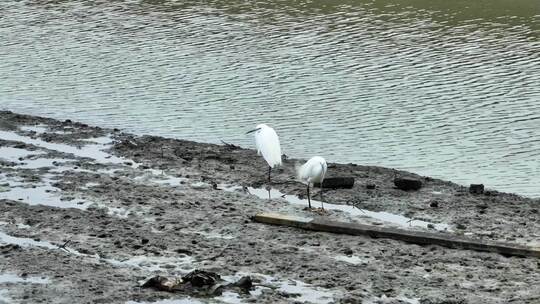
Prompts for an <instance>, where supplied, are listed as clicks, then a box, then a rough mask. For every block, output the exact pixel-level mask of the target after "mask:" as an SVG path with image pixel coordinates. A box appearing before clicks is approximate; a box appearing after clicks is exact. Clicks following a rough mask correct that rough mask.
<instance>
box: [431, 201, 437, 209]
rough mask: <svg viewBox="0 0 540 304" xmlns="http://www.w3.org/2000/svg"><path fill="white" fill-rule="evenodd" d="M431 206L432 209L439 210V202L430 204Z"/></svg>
mask: <svg viewBox="0 0 540 304" xmlns="http://www.w3.org/2000/svg"><path fill="white" fill-rule="evenodd" d="M429 206H430V207H431V208H438V207H439V202H437V201H433V202H431V203H429Z"/></svg>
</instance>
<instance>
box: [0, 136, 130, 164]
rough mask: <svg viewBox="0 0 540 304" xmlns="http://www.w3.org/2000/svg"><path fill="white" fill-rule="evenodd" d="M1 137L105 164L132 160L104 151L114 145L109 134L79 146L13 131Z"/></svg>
mask: <svg viewBox="0 0 540 304" xmlns="http://www.w3.org/2000/svg"><path fill="white" fill-rule="evenodd" d="M0 138H1V139H5V140H12V141H20V142H23V143H26V144H32V145H34V146H37V147H40V148H44V149H48V150H53V151H58V152H63V153H67V154H73V155H75V156H76V157H82V158H90V159H94V160H95V161H97V162H99V163H104V164H106V163H112V164H124V163H125V162H129V161H130V160H128V159H125V158H122V157H117V156H114V155H112V154H110V153H108V152H105V151H103V150H106V149H108V148H110V147H111V145H112V142H113V140H112V138H110V137H109V136H107V137H98V138H94V139H88V140H87V141H88V142H92V143H89V144H87V145H82V146H79V147H76V146H71V145H68V144H61V143H52V142H46V141H44V140H41V139H35V138H31V137H28V136H22V135H19V134H17V133H15V132H11V131H0ZM93 140H95V141H93ZM132 164H133V167H137V166H138V164H136V163H134V162H132Z"/></svg>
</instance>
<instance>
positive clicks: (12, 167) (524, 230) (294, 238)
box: [0, 111, 540, 304]
mask: <svg viewBox="0 0 540 304" xmlns="http://www.w3.org/2000/svg"><path fill="white" fill-rule="evenodd" d="M299 162H300V160H296V159H286V160H285V161H284V165H283V166H282V167H281V168H280V169H278V170H275V172H274V173H273V176H272V180H273V183H272V185H271V186H272V188H273V190H272V191H273V192H272V193H273V197H272V200H268V199H267V198H265V196H264V195H266V194H265V192H264V191H265V190H264V187H265V186H266V183H265V177H266V175H265V173H266V171H265V168H266V167H265V163H264V161H263V160H262V159H261V158H260V157H258V156H257V155H256V152H255V151H253V150H249V149H242V148H239V147H237V146H234V145H232V144H229V145H213V144H204V143H196V142H191V141H183V140H176V139H169V138H162V137H157V136H137V135H134V134H129V133H125V132H122V131H121V130H116V129H103V128H99V127H94V126H88V125H85V124H80V123H77V122H72V121H69V120H66V121H58V120H54V119H49V118H42V117H35V116H29V115H20V114H16V113H11V112H5V111H4V112H0V209H1V211H2V212H0V265H2V266H1V269H0V303H2V302H6V303H126V302H129V301H133V302H135V303H139V302H155V301H162V302H161V303H175V302H167V301H164V300H167V299H169V300H171V301H173V300H176V301H177V302H176V303H294V302H298V303H422V304H427V303H441V304H442V303H540V286H539V284H538V282H540V261H539V260H538V259H534V258H519V257H504V256H501V255H498V254H494V253H480V252H473V251H466V250H455V249H448V248H443V247H439V246H418V245H412V244H406V243H403V242H399V241H394V240H386V239H372V238H369V237H358V236H356V237H355V236H346V235H334V234H328V233H318V232H307V231H302V230H298V229H294V228H285V227H275V226H267V225H263V224H259V223H255V222H253V221H252V220H251V216H253V215H254V214H256V213H259V212H267V211H273V212H282V213H287V214H293V215H300V216H311V217H313V216H325V217H327V218H330V219H337V220H342V221H352V222H360V223H368V224H373V225H383V226H384V225H390V226H403V227H405V228H407V229H420V230H425V229H428V230H435V231H437V230H446V231H447V232H451V233H455V234H464V235H468V236H471V237H478V238H485V239H489V240H495V241H506V242H514V243H519V244H526V245H530V246H539V244H540V214H539V211H538V210H539V209H540V201H539V200H538V199H530V198H525V197H521V196H519V195H515V194H507V193H500V192H497V191H495V190H492V189H489V191H487V192H486V193H484V194H471V193H469V191H468V189H467V188H465V187H463V186H460V185H457V184H454V183H451V182H448V181H443V180H438V179H432V178H429V177H422V176H417V175H415V174H413V173H409V172H403V171H398V170H393V169H390V168H382V167H370V166H361V165H356V164H329V169H328V176H329V177H340V176H350V177H354V179H355V185H354V187H353V188H352V189H336V190H330V189H327V190H325V191H324V200H325V202H326V204H330V205H331V204H334V205H335V206H345V207H343V208H341V207H335V209H334V210H330V211H328V212H327V213H324V214H319V213H317V212H314V211H310V210H306V209H305V206H304V205H302V204H303V196H304V194H305V189H304V185H302V184H301V183H299V182H297V181H295V170H294V168H295V165H296V164H298V163H299ZM396 176H414V177H416V178H418V179H420V180H421V181H422V183H423V187H422V188H421V189H420V190H419V191H411V192H406V191H403V190H399V189H396V188H395V186H394V183H393V179H394V177H396ZM480 182H481V181H480ZM367 185H371V186H369V187H367ZM373 185H374V186H375V188H374V189H370V188H373ZM277 193H279V195H276V194H277ZM282 194H283V195H286V196H284V197H281V195H282ZM351 205H354V206H356V209H362V210H365V211H366V212H364V213H365V214H366V215H358V214H353V213H351V212H349V211H348V209H346V207H350V208H351V209H354V208H353V207H352V206H351ZM340 208H341V209H343V210H341V209H340ZM368 215H369V216H368ZM404 219H409V220H410V221H408V222H407V224H404V223H403V221H404ZM426 223H429V224H430V226H429V227H430V228H427V225H426ZM432 227H434V228H432ZM219 254H221V255H219ZM216 255H219V256H218V257H216V258H214V259H209V258H210V257H215V256H216ZM192 269H205V270H209V271H215V272H216V273H219V274H220V275H222V276H223V277H224V278H226V279H228V280H234V279H235V278H239V277H241V276H243V275H250V276H251V277H252V278H253V279H254V282H255V284H256V288H254V289H253V290H252V291H251V292H250V293H248V294H242V293H225V294H223V295H221V296H215V297H197V298H194V297H192V295H190V294H182V293H168V292H164V291H155V290H149V289H143V288H141V287H140V285H141V282H143V281H144V280H145V279H148V278H149V277H152V276H154V275H158V274H160V275H165V276H181V275H183V274H186V273H187V272H189V271H190V270H192ZM133 302H131V303H133ZM157 303H160V302H157Z"/></svg>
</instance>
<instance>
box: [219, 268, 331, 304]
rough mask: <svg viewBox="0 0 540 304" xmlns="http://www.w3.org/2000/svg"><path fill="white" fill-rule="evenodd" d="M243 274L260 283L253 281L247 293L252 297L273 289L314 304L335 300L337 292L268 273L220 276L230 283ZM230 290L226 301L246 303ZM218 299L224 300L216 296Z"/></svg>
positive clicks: (293, 298) (298, 300)
mask: <svg viewBox="0 0 540 304" xmlns="http://www.w3.org/2000/svg"><path fill="white" fill-rule="evenodd" d="M243 276H250V277H252V278H255V279H259V280H260V281H261V282H260V283H255V284H254V285H255V286H254V289H253V290H251V291H250V292H249V293H250V295H251V296H252V297H258V296H260V295H261V294H262V291H263V290H264V289H273V290H275V291H278V292H281V293H286V294H290V295H291V297H290V298H289V299H290V300H291V301H294V302H295V303H296V302H300V303H314V304H328V303H333V302H335V299H336V297H337V294H336V292H335V291H332V290H328V289H325V288H322V287H317V286H313V285H311V284H307V283H304V282H302V281H298V280H293V279H287V280H282V279H279V278H275V277H272V276H269V275H265V274H260V273H244V272H240V273H237V274H236V275H234V276H223V277H222V278H223V279H224V280H226V281H228V282H230V283H233V282H236V281H238V280H239V279H240V278H241V277H243ZM233 294H234V292H231V294H229V295H228V296H227V297H226V299H227V303H232V304H237V303H246V302H247V301H245V300H246V299H244V298H242V297H240V296H239V295H238V294H236V295H233ZM216 299H218V300H222V301H223V300H224V299H222V298H220V297H217V298H216Z"/></svg>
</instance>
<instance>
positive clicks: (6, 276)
mask: <svg viewBox="0 0 540 304" xmlns="http://www.w3.org/2000/svg"><path fill="white" fill-rule="evenodd" d="M49 282H50V280H49V278H47V277H28V276H25V277H21V276H18V275H16V274H12V273H0V284H5V283H32V284H47V283H49Z"/></svg>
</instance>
